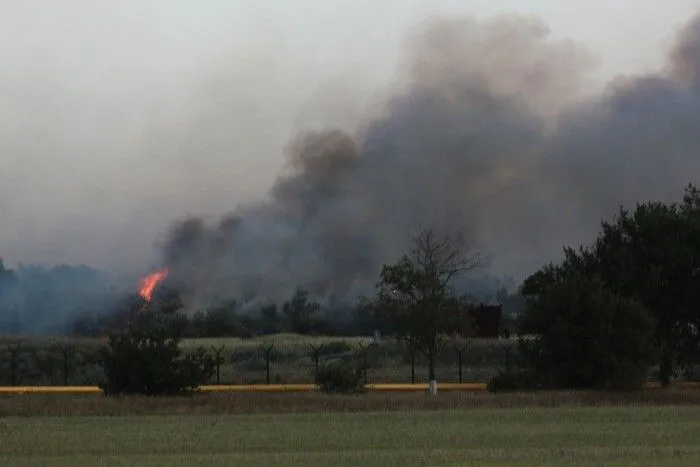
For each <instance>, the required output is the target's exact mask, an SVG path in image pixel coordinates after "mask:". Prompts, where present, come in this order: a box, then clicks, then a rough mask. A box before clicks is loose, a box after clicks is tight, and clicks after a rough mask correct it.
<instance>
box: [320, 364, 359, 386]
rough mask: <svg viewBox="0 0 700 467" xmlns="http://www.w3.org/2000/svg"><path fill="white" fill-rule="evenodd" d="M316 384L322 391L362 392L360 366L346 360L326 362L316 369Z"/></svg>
mask: <svg viewBox="0 0 700 467" xmlns="http://www.w3.org/2000/svg"><path fill="white" fill-rule="evenodd" d="M318 385H319V387H320V389H321V391H322V392H324V393H355V392H362V391H363V390H364V385H363V379H362V368H357V367H355V366H354V365H353V364H352V363H351V362H349V361H346V360H335V361H332V362H329V363H326V364H324V365H322V366H321V367H320V368H319V370H318Z"/></svg>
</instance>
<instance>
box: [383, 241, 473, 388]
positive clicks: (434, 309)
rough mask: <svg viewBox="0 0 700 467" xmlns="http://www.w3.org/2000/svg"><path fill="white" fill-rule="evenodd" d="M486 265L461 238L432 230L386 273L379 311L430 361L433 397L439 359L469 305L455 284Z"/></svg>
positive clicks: (389, 266) (385, 266)
mask: <svg viewBox="0 0 700 467" xmlns="http://www.w3.org/2000/svg"><path fill="white" fill-rule="evenodd" d="M484 264H485V260H484V258H482V256H481V255H480V254H478V253H474V252H473V251H472V248H471V246H470V245H469V244H468V243H467V242H466V241H465V239H464V237H462V236H461V235H455V236H451V235H438V234H437V233H436V232H435V231H433V230H430V229H428V230H422V231H420V232H419V233H418V234H417V235H416V236H415V237H414V238H413V248H412V249H411V251H410V253H409V254H406V255H404V256H402V257H401V258H400V259H399V261H398V262H397V263H396V264H393V265H384V266H383V267H382V271H381V275H380V280H379V283H378V284H377V291H376V292H377V294H376V299H375V300H376V306H377V309H378V310H380V311H381V312H383V313H386V314H387V316H388V317H389V318H390V320H391V321H392V323H393V327H394V329H395V330H396V337H397V338H398V339H399V340H402V341H404V342H406V343H408V344H409V345H410V346H412V347H413V348H415V349H417V350H418V351H420V352H422V353H423V354H424V355H425V356H426V358H427V359H428V377H429V380H430V388H431V393H432V394H435V393H436V391H437V386H436V381H435V360H436V357H437V353H438V351H439V350H440V348H441V347H442V345H443V344H444V343H445V341H446V340H447V339H448V338H449V337H450V336H451V335H453V334H456V333H457V330H458V329H460V328H461V327H462V324H463V323H464V322H465V320H466V319H467V318H466V313H465V310H466V304H465V303H464V302H463V300H462V299H461V298H460V297H458V296H457V295H456V294H455V290H454V281H455V279H456V278H457V277H459V276H460V275H461V274H463V273H466V272H467V271H470V270H472V269H475V268H477V267H479V266H482V265H484Z"/></svg>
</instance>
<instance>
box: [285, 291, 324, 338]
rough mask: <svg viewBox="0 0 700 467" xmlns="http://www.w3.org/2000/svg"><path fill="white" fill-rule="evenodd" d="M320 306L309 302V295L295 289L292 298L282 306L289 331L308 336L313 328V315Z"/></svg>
mask: <svg viewBox="0 0 700 467" xmlns="http://www.w3.org/2000/svg"><path fill="white" fill-rule="evenodd" d="M320 307H321V306H320V304H319V303H317V302H313V301H310V300H309V293H308V292H307V291H306V290H304V289H301V288H297V290H296V292H295V293H294V296H292V298H291V299H290V300H288V301H286V302H284V305H283V306H282V313H283V314H284V315H285V316H286V317H287V322H288V323H289V329H290V331H292V332H294V333H297V334H308V333H309V332H310V331H311V329H312V328H313V323H314V321H313V320H314V315H315V314H316V313H317V312H318V310H319V309H320Z"/></svg>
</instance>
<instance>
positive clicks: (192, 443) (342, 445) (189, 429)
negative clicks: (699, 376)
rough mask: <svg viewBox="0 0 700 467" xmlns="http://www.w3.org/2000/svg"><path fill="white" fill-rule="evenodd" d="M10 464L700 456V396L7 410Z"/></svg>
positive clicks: (624, 460)
mask: <svg viewBox="0 0 700 467" xmlns="http://www.w3.org/2000/svg"><path fill="white" fill-rule="evenodd" d="M0 429H1V430H2V432H3V440H2V443H0V464H1V465H3V466H15V465H16V466H24V465H26V466H30V465H31V466H42V465H58V466H78V465H89V466H92V465H124V466H126V465H129V466H132V465H167V466H180V465H182V466H191V465H226V466H228V465H285V466H293V465H306V466H313V465H318V466H332V465H341V466H346V465H347V466H358V465H383V466H391V465H396V466H410V465H431V466H436V465H439V466H445V465H455V466H456V465H459V466H464V465H479V466H485V465H567V466H570V465H573V466H576V465H581V466H583V465H586V466H588V465H613V466H614V465H621V466H625V465H634V466H643V465H654V466H659V465H661V466H663V465H668V466H671V465H673V466H683V465H689V466H690V465H700V430H699V429H700V408H698V407H686V406H669V407H633V406H626V407H596V408H591V407H588V408H582V407H581V408H573V407H567V408H556V409H552V408H518V409H480V408H476V409H469V410H445V411H437V412H436V411H396V412H363V413H347V412H346V413H320V414H319V413H316V414H274V415H273V414H257V415H203V416H190V415H151V416H145V415H127V416H118V417H95V416H69V417H27V418H19V417H6V418H1V419H0Z"/></svg>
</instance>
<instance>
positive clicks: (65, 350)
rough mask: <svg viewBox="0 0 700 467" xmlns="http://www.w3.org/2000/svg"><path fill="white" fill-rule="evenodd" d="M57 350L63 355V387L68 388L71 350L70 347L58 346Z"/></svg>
mask: <svg viewBox="0 0 700 467" xmlns="http://www.w3.org/2000/svg"><path fill="white" fill-rule="evenodd" d="M58 350H60V351H61V353H62V354H63V385H64V386H68V379H69V376H70V357H71V352H72V350H73V349H72V348H71V347H70V345H63V344H58Z"/></svg>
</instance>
